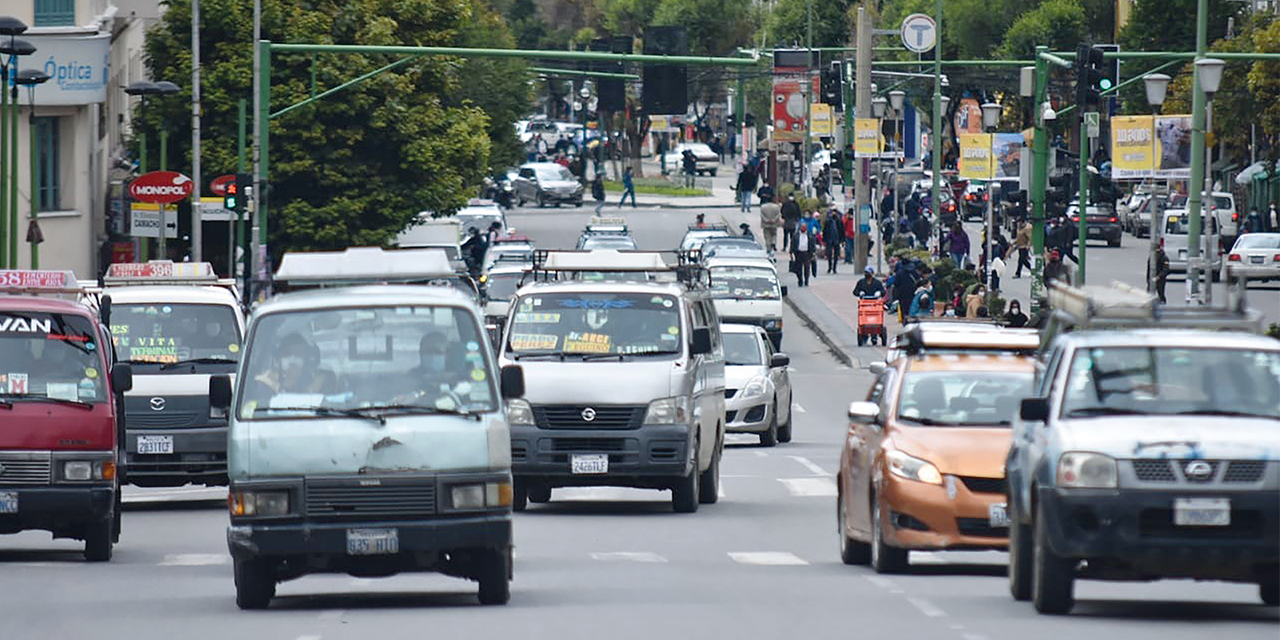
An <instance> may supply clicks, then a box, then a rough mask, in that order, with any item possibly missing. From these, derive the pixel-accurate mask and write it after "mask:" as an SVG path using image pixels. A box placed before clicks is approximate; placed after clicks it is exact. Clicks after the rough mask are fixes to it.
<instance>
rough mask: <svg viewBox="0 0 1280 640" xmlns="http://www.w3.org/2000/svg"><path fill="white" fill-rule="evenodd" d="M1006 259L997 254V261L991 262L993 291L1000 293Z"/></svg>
mask: <svg viewBox="0 0 1280 640" xmlns="http://www.w3.org/2000/svg"><path fill="white" fill-rule="evenodd" d="M1005 268H1006V267H1005V264H1004V258H1001V257H1000V254H999V253H997V254H996V259H995V260H992V261H991V290H992V291H994V292H996V293H1000V279H1001V278H1003V277H1004V270H1005Z"/></svg>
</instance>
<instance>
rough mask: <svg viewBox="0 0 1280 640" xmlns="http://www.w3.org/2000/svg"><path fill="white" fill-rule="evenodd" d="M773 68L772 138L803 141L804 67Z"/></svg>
mask: <svg viewBox="0 0 1280 640" xmlns="http://www.w3.org/2000/svg"><path fill="white" fill-rule="evenodd" d="M786 71H787V69H775V72H776V73H779V75H775V76H774V77H773V139H774V140H775V141H777V142H804V135H805V124H806V123H805V121H804V101H805V96H804V93H802V92H801V88H802V87H803V86H804V73H805V69H803V68H797V69H794V70H791V71H792V72H791V73H785V72H786Z"/></svg>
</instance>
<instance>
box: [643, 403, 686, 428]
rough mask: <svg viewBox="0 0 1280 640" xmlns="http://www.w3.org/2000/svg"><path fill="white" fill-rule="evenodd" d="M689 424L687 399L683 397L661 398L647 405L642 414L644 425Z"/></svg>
mask: <svg viewBox="0 0 1280 640" xmlns="http://www.w3.org/2000/svg"><path fill="white" fill-rule="evenodd" d="M688 422H689V399H688V398H686V397H684V396H676V397H674V398H662V399H661V400H654V401H653V402H650V403H649V409H648V410H647V411H645V412H644V423H645V424H686V423H688Z"/></svg>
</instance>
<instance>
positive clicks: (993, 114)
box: [982, 102, 1001, 291]
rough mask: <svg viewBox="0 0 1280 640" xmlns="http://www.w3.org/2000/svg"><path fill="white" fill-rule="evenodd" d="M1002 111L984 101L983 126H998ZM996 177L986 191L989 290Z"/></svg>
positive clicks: (989, 182) (990, 127) (990, 129)
mask: <svg viewBox="0 0 1280 640" xmlns="http://www.w3.org/2000/svg"><path fill="white" fill-rule="evenodd" d="M1000 111H1001V107H1000V105H999V104H997V103H995V102H986V103H983V105H982V128H983V130H984V131H987V132H990V131H992V130H994V129H995V128H996V125H998V124H1000ZM994 178H995V176H994V175H990V178H989V179H988V180H987V193H986V199H987V216H986V232H985V234H984V235H985V236H986V247H985V251H986V256H987V262H986V268H987V271H986V273H985V274H984V275H985V278H984V280H983V282H985V283H986V284H987V286H988V287H989V288H988V291H990V290H992V289H994V287H992V286H991V281H992V277H991V276H992V274H993V273H995V272H994V271H993V270H992V268H991V265H992V264H993V263H995V261H996V258H995V256H994V255H992V253H991V251H992V239H993V238H992V236H993V235H994V232H995V200H996V196H995V190H996V181H995V179H994Z"/></svg>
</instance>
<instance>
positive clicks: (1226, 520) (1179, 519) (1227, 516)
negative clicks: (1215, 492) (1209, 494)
mask: <svg viewBox="0 0 1280 640" xmlns="http://www.w3.org/2000/svg"><path fill="white" fill-rule="evenodd" d="M1173 524H1175V525H1177V526H1179V527H1227V526H1230V525H1231V501H1230V500H1228V499H1227V498H1177V499H1175V500H1174V501H1173Z"/></svg>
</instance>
